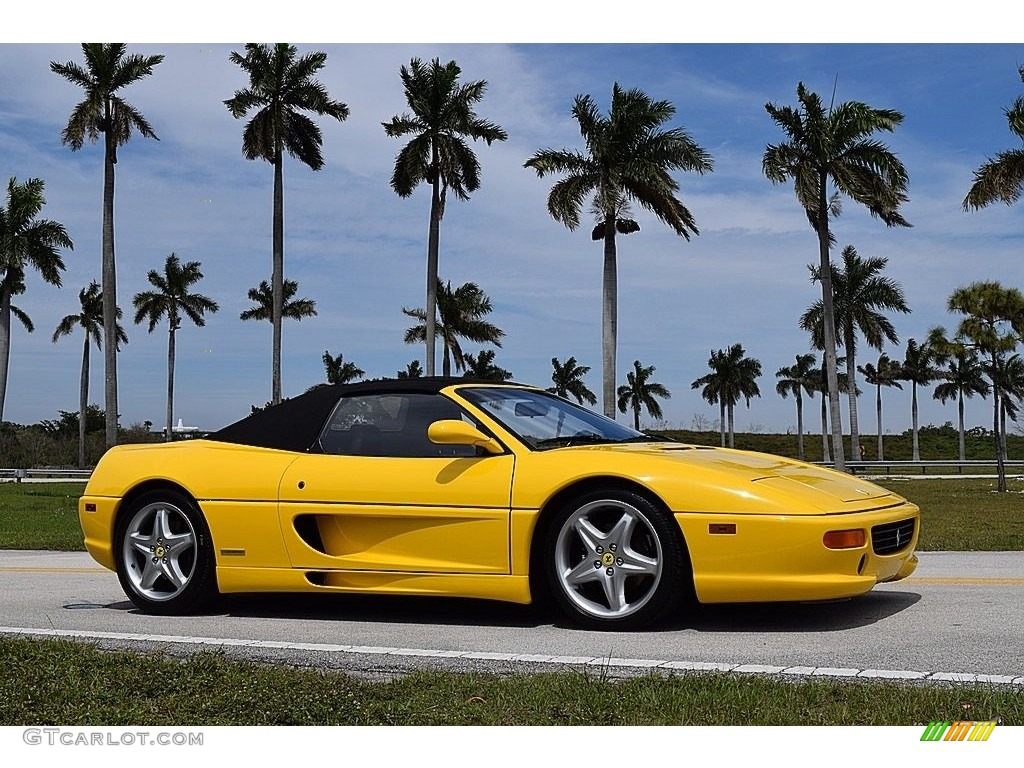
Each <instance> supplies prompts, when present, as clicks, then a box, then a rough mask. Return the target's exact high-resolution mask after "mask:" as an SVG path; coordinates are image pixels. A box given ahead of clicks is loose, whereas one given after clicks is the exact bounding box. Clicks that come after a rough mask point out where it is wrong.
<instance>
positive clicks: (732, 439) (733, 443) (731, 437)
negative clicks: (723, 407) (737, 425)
mask: <svg viewBox="0 0 1024 768" xmlns="http://www.w3.org/2000/svg"><path fill="white" fill-rule="evenodd" d="M733 414H734V411H733V404H732V403H729V447H730V448H735V447H736V438H735V435H734V434H733V430H732V428H733Z"/></svg>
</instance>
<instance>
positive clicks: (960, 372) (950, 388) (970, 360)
mask: <svg viewBox="0 0 1024 768" xmlns="http://www.w3.org/2000/svg"><path fill="white" fill-rule="evenodd" d="M936 361H937V362H939V363H945V364H946V370H945V371H942V372H941V374H940V375H941V378H942V381H943V383H942V384H939V385H938V386H937V387H936V388H935V391H934V392H933V393H932V397H934V398H935V399H936V400H939V401H941V402H942V404H943V405H945V404H946V403H947V402H948V401H949V400H953V399H955V400H956V404H957V416H958V426H959V438H960V439H959V447H960V454H959V455H960V461H966V460H967V450H966V445H965V440H964V398H965V397H971V396H972V395H981V396H982V397H988V393H989V392H990V391H991V389H992V388H991V387H990V386H989V383H988V382H987V381H985V367H984V366H983V365H982V364H981V360H980V359H979V358H978V355H977V353H976V352H974V350H971V349H967V348H966V347H960V348H958V349H956V350H954V351H952V352H950V353H943V352H942V351H941V348H940V349H939V351H938V354H937V355H936Z"/></svg>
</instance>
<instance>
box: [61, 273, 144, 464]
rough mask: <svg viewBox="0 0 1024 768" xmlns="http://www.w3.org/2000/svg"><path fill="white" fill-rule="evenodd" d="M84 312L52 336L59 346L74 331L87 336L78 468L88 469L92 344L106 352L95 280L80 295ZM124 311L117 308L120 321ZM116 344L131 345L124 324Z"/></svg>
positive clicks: (100, 296) (70, 317)
mask: <svg viewBox="0 0 1024 768" xmlns="http://www.w3.org/2000/svg"><path fill="white" fill-rule="evenodd" d="M78 301H79V302H80V304H81V309H80V310H79V312H78V314H76V315H65V316H64V319H63V320H61V321H60V323H58V324H57V330H55V331H54V332H53V342H54V343H57V341H58V340H60V338H61V337H63V336H70V335H71V334H72V333H74V330H75V328H81V329H82V330H83V331H84V332H85V343H84V345H83V349H82V378H81V385H80V387H79V390H78V467H79V468H80V469H85V416H86V410H87V409H88V407H89V342H90V341H93V342H95V343H96V348H97V349H102V348H103V293H102V291H101V290H100V284H99V283H97V282H96V281H95V280H93V281H92V282H91V283H89V285H88V286H87V287H85V288H83V289H82V290H80V291H79V292H78ZM121 315H122V312H121V308H120V307H118V308H117V319H118V320H120V319H121ZM117 340H118V343H120V344H127V343H128V336H127V335H126V334H125V332H124V328H122V327H121V324H120V323H118V325H117Z"/></svg>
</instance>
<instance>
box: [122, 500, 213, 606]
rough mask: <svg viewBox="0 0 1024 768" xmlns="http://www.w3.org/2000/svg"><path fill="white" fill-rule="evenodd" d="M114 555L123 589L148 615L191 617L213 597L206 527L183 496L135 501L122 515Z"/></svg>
mask: <svg viewBox="0 0 1024 768" xmlns="http://www.w3.org/2000/svg"><path fill="white" fill-rule="evenodd" d="M115 553H116V556H117V577H118V579H119V580H120V582H121V587H122V589H124V591H125V594H127V595H128V597H129V598H130V599H131V601H132V602H133V603H135V605H137V606H138V607H139V608H140V609H141V610H143V611H145V612H146V613H156V614H165V615H180V614H184V613H189V612H192V611H195V610H198V609H199V608H201V607H202V606H203V605H205V604H206V603H207V602H209V600H210V599H211V598H212V597H214V596H215V595H216V593H217V583H216V579H217V577H216V573H215V563H214V555H213V544H212V542H211V540H210V531H209V528H208V527H207V525H206V521H205V520H204V519H203V515H202V513H201V512H200V511H199V510H198V509H197V508H196V506H195V504H194V503H193V502H192V500H191V499H189V498H187V497H186V496H184V495H182V494H181V493H177V492H175V491H171V490H162V491H151V492H149V493H146V494H143V495H142V496H140V497H139V498H137V499H136V500H135V501H133V502H132V503H131V506H130V507H129V508H128V509H126V510H125V512H124V514H122V515H121V517H120V520H119V523H118V526H117V536H116V540H115Z"/></svg>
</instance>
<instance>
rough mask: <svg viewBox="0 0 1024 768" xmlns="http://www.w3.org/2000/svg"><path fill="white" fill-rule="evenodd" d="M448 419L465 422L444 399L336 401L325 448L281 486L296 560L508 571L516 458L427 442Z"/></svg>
mask: <svg viewBox="0 0 1024 768" xmlns="http://www.w3.org/2000/svg"><path fill="white" fill-rule="evenodd" d="M446 419H463V420H467V421H472V419H471V417H470V416H468V415H466V414H465V413H464V412H463V411H462V410H461V409H460V408H459V406H458V405H456V404H455V403H454V402H453V401H451V400H449V399H448V398H446V397H444V396H443V395H440V394H427V393H396V394H383V395H359V396H352V397H346V398H342V399H341V401H340V402H339V404H338V406H337V407H336V408H335V410H334V412H333V414H332V416H331V418H330V420H329V421H328V423H327V425H326V426H325V427H324V430H323V432H322V433H321V436H320V440H319V443H318V445H317V449H318V450H320V451H322V452H320V453H309V454H307V455H304V456H301V457H300V458H298V459H296V461H295V462H293V463H292V464H291V466H289V467H288V470H287V471H286V472H285V474H284V476H283V477H282V479H281V486H280V491H279V514H280V517H281V527H282V530H283V532H284V537H285V542H286V546H287V548H288V553H289V556H290V558H291V561H292V565H293V566H294V567H298V568H310V569H317V570H328V569H344V570H358V571H397V572H404V573H467V574H470V573H481V574H482V573H496V574H507V573H509V572H510V567H509V516H510V496H511V485H512V470H513V466H514V461H515V459H514V456H513V455H512V454H511V453H509V452H507V453H504V454H498V455H493V454H486V453H484V452H483V451H481V450H478V449H476V448H473V447H472V446H464V445H437V444H435V443H433V442H431V441H430V440H429V438H428V437H427V429H428V428H429V426H430V424H432V423H433V422H435V421H440V420H446Z"/></svg>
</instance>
